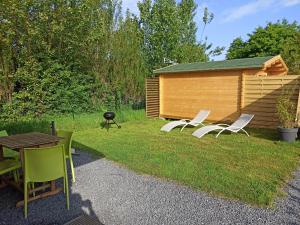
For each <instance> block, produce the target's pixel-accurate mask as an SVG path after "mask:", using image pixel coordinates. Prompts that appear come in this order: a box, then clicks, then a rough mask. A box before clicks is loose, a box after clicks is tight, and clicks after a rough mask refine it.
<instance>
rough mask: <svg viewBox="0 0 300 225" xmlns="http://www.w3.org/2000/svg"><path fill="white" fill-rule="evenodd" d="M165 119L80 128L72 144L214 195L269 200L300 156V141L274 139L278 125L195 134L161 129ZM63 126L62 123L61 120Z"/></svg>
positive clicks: (267, 203) (253, 201)
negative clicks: (239, 131)
mask: <svg viewBox="0 0 300 225" xmlns="http://www.w3.org/2000/svg"><path fill="white" fill-rule="evenodd" d="M164 123H166V122H165V121H162V120H150V119H144V120H135V121H128V122H125V123H123V124H122V128H121V129H117V128H112V129H110V131H109V132H107V131H106V130H105V129H101V128H98V127H97V125H95V126H94V128H89V129H81V130H80V129H79V130H78V131H77V132H76V133H75V135H74V145H75V146H77V147H79V148H81V149H89V150H95V151H97V152H99V153H101V154H102V155H104V156H105V157H106V158H107V159H109V160H113V161H116V162H118V163H120V164H122V165H124V166H126V167H128V168H130V169H132V170H135V171H137V172H140V173H145V174H151V175H155V176H158V177H162V178H166V179H170V180H174V181H177V182H179V183H182V184H185V185H187V186H190V187H193V188H195V189H198V190H202V191H205V192H208V193H211V194H213V195H219V196H223V197H227V198H233V199H239V200H241V201H244V202H247V203H251V204H254V205H259V206H271V205H272V203H273V200H274V198H275V197H276V196H279V195H281V194H282V193H283V192H282V187H283V185H284V183H285V182H286V181H287V180H288V179H289V178H291V173H292V171H294V170H295V169H296V168H297V166H298V162H299V158H300V157H299V156H300V148H299V147H300V143H294V144H287V143H282V142H279V141H276V131H272V130H255V129H252V130H250V134H251V137H247V136H245V135H243V134H223V135H221V136H220V137H219V138H218V139H216V138H215V136H214V135H213V134H209V135H206V136H205V137H203V138H202V139H197V138H195V137H193V136H192V135H191V133H192V132H193V130H195V129H194V128H188V129H185V130H184V131H183V132H182V133H180V132H179V129H176V130H174V131H172V132H170V133H164V132H160V131H159V129H160V127H161V126H162V125H163V124H164ZM62 127H63V126H62Z"/></svg>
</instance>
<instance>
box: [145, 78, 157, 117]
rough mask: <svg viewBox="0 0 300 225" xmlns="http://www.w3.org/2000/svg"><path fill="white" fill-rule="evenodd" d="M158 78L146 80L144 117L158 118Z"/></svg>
mask: <svg viewBox="0 0 300 225" xmlns="http://www.w3.org/2000/svg"><path fill="white" fill-rule="evenodd" d="M159 94H160V93H159V78H158V77H154V78H148V79H146V115H147V117H159Z"/></svg>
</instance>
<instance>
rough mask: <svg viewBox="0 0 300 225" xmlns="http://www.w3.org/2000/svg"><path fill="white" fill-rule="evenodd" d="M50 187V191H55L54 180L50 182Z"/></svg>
mask: <svg viewBox="0 0 300 225" xmlns="http://www.w3.org/2000/svg"><path fill="white" fill-rule="evenodd" d="M50 187H51V191H55V190H56V184H55V180H52V181H51V184H50Z"/></svg>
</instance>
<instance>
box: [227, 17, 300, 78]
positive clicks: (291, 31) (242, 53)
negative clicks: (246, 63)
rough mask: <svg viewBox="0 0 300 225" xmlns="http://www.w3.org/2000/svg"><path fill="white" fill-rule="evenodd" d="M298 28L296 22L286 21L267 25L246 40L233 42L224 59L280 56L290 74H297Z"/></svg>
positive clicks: (299, 69)
mask: <svg viewBox="0 0 300 225" xmlns="http://www.w3.org/2000/svg"><path fill="white" fill-rule="evenodd" d="M299 35H300V26H299V24H298V23H297V22H293V23H289V22H288V21H287V20H282V21H278V22H276V23H268V24H267V25H266V26H265V27H258V28H256V29H255V30H254V32H252V33H250V34H248V40H246V41H243V40H242V39H241V38H240V37H239V38H236V39H234V40H233V42H232V43H231V45H230V47H229V49H228V51H227V55H226V57H227V58H228V59H234V58H246V57H256V56H271V55H278V54H281V55H282V56H283V58H284V59H285V61H286V62H287V64H288V67H289V69H290V73H297V72H298V73H299V71H300V66H299V64H298V63H297V59H299V55H300V53H299V52H300V45H299Z"/></svg>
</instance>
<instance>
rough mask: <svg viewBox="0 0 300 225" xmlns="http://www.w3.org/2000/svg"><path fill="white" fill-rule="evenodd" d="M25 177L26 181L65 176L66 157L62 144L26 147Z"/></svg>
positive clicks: (39, 180)
mask: <svg viewBox="0 0 300 225" xmlns="http://www.w3.org/2000/svg"><path fill="white" fill-rule="evenodd" d="M24 165H25V172H24V174H25V175H24V179H25V181H26V182H45V181H50V180H55V179H58V178H60V177H64V175H65V174H66V159H65V152H64V148H63V146H62V145H56V146H52V147H44V148H25V149H24Z"/></svg>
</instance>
